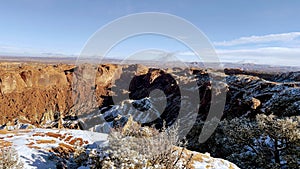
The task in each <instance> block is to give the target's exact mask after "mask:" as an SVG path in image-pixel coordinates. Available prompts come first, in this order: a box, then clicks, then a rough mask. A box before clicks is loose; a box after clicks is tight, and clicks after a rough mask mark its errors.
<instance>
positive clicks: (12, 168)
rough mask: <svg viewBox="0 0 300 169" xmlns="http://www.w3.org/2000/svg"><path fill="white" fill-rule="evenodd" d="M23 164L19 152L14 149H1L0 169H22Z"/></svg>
mask: <svg viewBox="0 0 300 169" xmlns="http://www.w3.org/2000/svg"><path fill="white" fill-rule="evenodd" d="M22 168H23V163H22V162H21V161H20V160H19V156H18V153H17V151H16V150H15V149H14V148H12V147H4V148H1V149H0V169H22Z"/></svg>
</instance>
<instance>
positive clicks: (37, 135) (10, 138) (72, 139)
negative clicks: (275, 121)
mask: <svg viewBox="0 0 300 169" xmlns="http://www.w3.org/2000/svg"><path fill="white" fill-rule="evenodd" d="M0 141H1V142H0V143H1V144H0V147H1V146H2V147H3V146H4V145H7V144H4V143H9V144H8V145H11V146H12V147H14V148H15V149H16V150H17V152H18V155H19V157H20V160H21V161H22V162H23V163H24V168H42V169H44V168H47V169H48V168H51V169H54V168H56V162H57V161H55V158H51V157H52V156H53V149H55V148H58V147H60V148H63V149H66V151H67V150H68V149H72V148H74V146H75V145H77V146H78V145H81V146H89V147H95V148H97V147H99V146H106V145H107V143H108V141H107V134H103V133H98V132H91V131H85V130H69V129H68V130H65V129H61V130H58V129H39V128H37V129H30V130H28V129H27V130H14V131H4V130H0ZM178 152H179V148H178ZM191 154H193V156H192V159H190V160H191V162H192V163H191V165H192V166H193V167H194V168H195V169H204V168H205V169H206V168H212V169H213V168H215V169H236V168H238V167H237V166H236V165H234V164H232V163H230V162H229V161H226V160H223V159H218V158H213V157H210V155H209V154H202V153H198V152H193V151H189V150H185V151H184V156H183V158H182V160H181V161H182V162H184V161H185V160H187V158H188V157H190V156H191ZM185 158H186V159H185ZM80 168H88V167H80Z"/></svg>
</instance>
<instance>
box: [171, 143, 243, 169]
mask: <svg viewBox="0 0 300 169" xmlns="http://www.w3.org/2000/svg"><path fill="white" fill-rule="evenodd" d="M174 149H175V150H176V152H175V153H178V154H180V153H181V151H182V148H180V147H174ZM179 162H180V163H179V164H187V162H189V163H188V164H189V165H188V167H189V168H192V169H238V168H239V167H237V166H236V165H235V164H233V163H231V162H229V161H227V160H223V159H220V158H213V157H211V156H210V154H209V153H205V154H203V153H199V152H195V151H190V150H187V149H184V150H183V153H182V158H181V159H180V161H179Z"/></svg>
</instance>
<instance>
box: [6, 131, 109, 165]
mask: <svg viewBox="0 0 300 169" xmlns="http://www.w3.org/2000/svg"><path fill="white" fill-rule="evenodd" d="M0 137H1V138H2V140H3V141H7V142H10V143H12V147H14V148H15V149H16V150H17V152H18V154H19V156H20V160H22V161H23V163H24V168H47V169H48V168H53V169H54V168H56V162H55V161H54V160H53V159H51V155H52V152H51V150H52V148H56V147H59V146H64V147H66V148H70V147H69V146H71V147H73V146H74V143H75V142H76V141H78V140H79V141H78V142H80V140H82V146H84V145H89V144H90V145H92V144H95V143H97V144H99V145H101V144H103V145H104V144H106V142H107V134H103V133H96V132H90V131H84V130H64V129H62V130H54V129H32V130H18V131H17V130H16V131H11V132H7V133H6V134H0ZM79 144H80V143H79Z"/></svg>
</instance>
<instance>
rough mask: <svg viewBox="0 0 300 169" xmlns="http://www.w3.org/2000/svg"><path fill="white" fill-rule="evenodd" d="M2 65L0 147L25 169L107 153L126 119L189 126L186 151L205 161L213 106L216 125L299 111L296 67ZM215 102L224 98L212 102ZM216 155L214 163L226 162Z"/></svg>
mask: <svg viewBox="0 0 300 169" xmlns="http://www.w3.org/2000/svg"><path fill="white" fill-rule="evenodd" d="M1 60H2V61H1V62H0V103H1V104H0V113H1V117H0V125H1V130H0V143H1V144H0V147H2V148H4V147H14V148H15V149H16V150H17V152H18V156H19V157H20V159H21V160H22V161H23V163H24V167H25V168H56V167H57V162H61V161H60V160H59V159H58V158H60V156H59V154H60V155H61V154H64V153H65V154H66V155H70V154H72V153H73V152H74V151H75V147H76V146H81V147H86V148H87V149H97V148H99V145H103V146H105V144H107V134H108V133H109V132H110V131H111V129H113V128H116V127H123V126H125V125H126V123H127V121H128V117H129V116H132V117H133V119H134V121H138V122H140V123H143V124H144V125H145V126H153V125H154V126H155V127H156V128H161V127H162V125H163V124H164V123H165V122H166V125H167V126H171V125H172V124H173V123H174V122H175V121H176V119H177V117H181V119H182V123H184V124H190V121H189V119H190V118H194V119H195V121H193V124H190V126H188V127H185V129H186V128H188V129H189V130H190V131H189V133H187V137H188V139H189V143H190V144H189V145H188V148H190V149H191V150H194V151H199V152H203V153H205V152H207V151H210V150H211V149H210V148H211V147H209V146H201V145H200V146H199V144H198V143H197V139H198V136H199V132H200V130H198V128H199V126H202V122H203V121H205V120H206V118H207V116H208V114H209V109H210V104H212V103H214V102H216V105H220V107H221V108H222V107H224V108H223V109H222V110H223V111H222V112H221V114H222V116H221V119H220V120H223V119H226V120H232V119H235V118H244V117H246V118H249V119H254V117H255V116H256V115H258V114H266V115H270V114H274V115H276V116H280V117H281V116H282V117H290V116H297V115H299V110H300V88H299V87H300V72H299V70H300V69H299V68H297V67H287V66H267V65H254V64H232V63H227V64H223V65H222V66H223V68H222V69H220V67H218V68H214V67H212V68H205V67H203V65H202V64H200V63H185V65H186V66H187V67H178V66H177V65H173V66H172V63H170V64H169V65H163V66H162V67H161V68H160V66H159V65H158V64H155V63H138V64H133V63H130V64H129V63H126V64H124V63H123V64H118V61H117V60H111V61H106V62H105V63H101V64H93V63H91V62H89V63H85V62H84V61H80V62H76V60H74V58H50V59H45V58H27V59H25V58H18V57H13V58H11V57H2V58H1ZM179 66H180V64H179ZM157 91H158V92H157ZM155 92H157V93H155ZM153 93H154V94H153ZM214 96H215V97H218V96H223V97H222V99H220V100H215V101H214V100H213V99H212V98H213V97H214ZM220 102H222V103H223V105H222V104H220ZM182 112H183V113H182ZM149 118H151V119H152V121H149ZM216 152H217V153H215V154H213V156H217V157H225V156H223V154H219V153H218V150H216ZM219 152H220V151H219ZM186 153H188V154H190V153H194V154H198V156H201V158H199V159H201V160H199V159H198V161H195V162H194V166H193V167H194V168H205V167H206V168H207V167H210V168H237V166H235V165H234V164H232V163H230V162H228V161H226V160H222V159H218V158H212V157H210V156H209V155H208V154H200V153H197V152H192V151H188V152H186ZM62 163H63V164H62V165H66V164H69V163H68V161H65V162H62ZM83 167H84V166H81V168H83Z"/></svg>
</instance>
